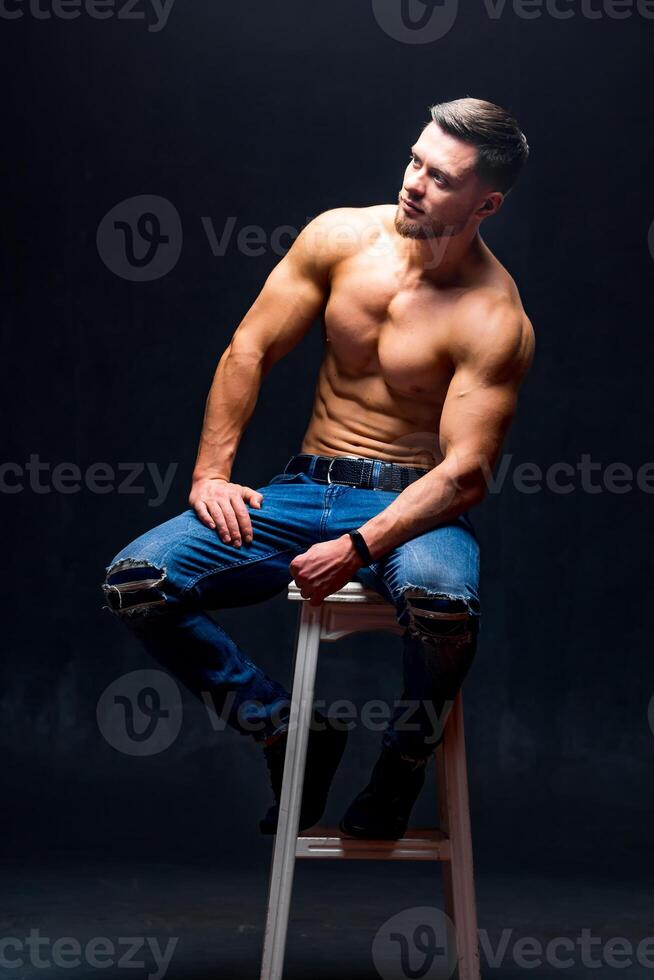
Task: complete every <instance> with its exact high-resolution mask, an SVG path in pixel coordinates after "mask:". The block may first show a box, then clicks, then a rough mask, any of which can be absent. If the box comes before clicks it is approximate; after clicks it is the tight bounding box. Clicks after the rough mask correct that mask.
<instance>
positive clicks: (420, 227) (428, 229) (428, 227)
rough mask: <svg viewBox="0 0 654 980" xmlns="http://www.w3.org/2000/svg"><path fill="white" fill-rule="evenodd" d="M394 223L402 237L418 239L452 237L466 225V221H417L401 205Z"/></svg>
mask: <svg viewBox="0 0 654 980" xmlns="http://www.w3.org/2000/svg"><path fill="white" fill-rule="evenodd" d="M394 224H395V231H396V232H397V233H398V235H401V236H402V238H416V239H429V238H451V237H452V236H453V235H458V234H459V232H461V231H463V229H464V228H465V226H466V222H465V221H457V222H456V224H443V222H440V221H432V223H431V224H426V223H424V222H421V221H417V220H416V219H415V218H408V217H407V216H406V215H405V214H403V213H402V210H401V205H398V208H397V211H396V212H395V222H394Z"/></svg>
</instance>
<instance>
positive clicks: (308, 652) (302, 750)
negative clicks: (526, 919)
mask: <svg viewBox="0 0 654 980" xmlns="http://www.w3.org/2000/svg"><path fill="white" fill-rule="evenodd" d="M288 598H289V599H290V600H293V601H299V602H301V604H302V605H301V607H300V616H299V619H298V630H297V636H296V643H295V663H294V677H293V693H292V696H291V708H290V717H289V733H288V738H287V744H286V755H285V761H284V777H283V780H282V791H281V798H280V806H279V818H278V824H277V833H276V835H275V838H274V847H273V859H272V867H271V872H270V881H269V888H268V909H267V916H266V927H265V935H264V946H263V958H262V966H261V974H260V980H281V978H282V973H283V968H284V956H285V951H286V937H287V932H288V919H289V913H290V906H291V892H292V888H293V874H294V870H295V860H296V858H341V859H343V858H344V859H350V860H351V859H364V860H374V859H376V860H385V861H398V860H402V861H407V860H408V861H439V862H441V868H442V872H443V888H444V897H445V912H446V914H447V915H448V916H449V917H450V919H451V920H452V923H453V925H454V932H455V936H456V946H457V949H456V956H457V967H458V978H459V980H479V977H480V972H479V944H478V933H477V910H476V901H475V886H474V876H473V862H472V840H471V831H470V813H469V803H468V777H467V767H466V754H465V735H464V729H463V699H462V696H461V692H459V694H458V695H457V697H456V699H455V701H454V704H453V705H452V708H451V710H450V713H449V715H448V717H447V720H446V722H445V727H444V730H443V739H442V741H441V743H440V745H438V746H437V748H436V749H435V763H436V777H437V783H438V803H439V824H440V826H439V827H438V828H435V827H434V828H425V829H417V830H408V831H407V832H406V834H405V836H404V837H403V838H402V839H401V840H391V841H375V840H358V839H354V838H348V837H344V836H343V835H342V834H341V832H340V830H339V829H338V828H334V827H319V826H316V827H312V828H310V829H309V830H307V831H305V832H304V833H302V834H300V835H298V828H299V822H300V807H301V803H302V792H303V783H304V769H305V763H306V755H307V746H308V740H309V727H310V723H311V710H312V707H313V700H314V688H315V678H316V669H317V664H318V650H319V646H320V642H321V640H328V641H334V640H338V639H340V638H341V637H343V636H347V635H348V634H350V633H355V632H362V631H366V630H389V631H391V632H394V633H403V632H404V627H402V626H400V625H399V624H398V622H397V620H396V615H395V608H394V607H393V606H392V605H391V603H389V602H387V601H386V600H385V599H383V598H382V597H381V596H379V595H378V594H377V593H376V592H374V591H372V590H370V589H366V588H364V587H363V586H362V585H360V584H359V583H358V582H349V583H348V584H347V585H345V586H344V587H343V588H342V589H340V590H339V591H338V592H335V593H333V594H332V595H330V596H328V597H327V598H326V599H325V600H324V601H323V603H322V604H321V605H320V606H311V605H310V603H309V602H308V601H307V600H306V599H303V597H302V595H301V594H300V590H299V588H298V587H297V585H296V584H295V582H291V584H290V585H289V587H288Z"/></svg>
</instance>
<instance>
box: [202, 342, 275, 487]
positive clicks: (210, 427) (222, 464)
mask: <svg viewBox="0 0 654 980" xmlns="http://www.w3.org/2000/svg"><path fill="white" fill-rule="evenodd" d="M263 375H264V356H263V354H260V353H259V352H258V351H256V350H248V351H244V350H237V349H235V348H234V347H233V346H232V345H230V347H228V348H227V350H226V351H225V353H224V354H223V356H222V357H221V359H220V361H219V362H218V367H217V368H216V372H215V374H214V378H213V382H212V384H211V388H210V390H209V394H208V396H207V401H206V405H205V411H204V420H203V423H202V432H201V434H200V444H199V447H198V453H197V458H196V461H195V466H194V469H193V480H198V479H201V478H205V477H214V478H215V477H222V478H223V479H225V480H229V479H230V476H231V471H232V466H233V465H234V458H235V456H236V450H237V449H238V445H239V443H240V441H241V437H242V435H243V432H244V430H245V427H246V425H247V423H248V422H249V420H250V418H251V416H252V413H253V412H254V408H255V405H256V402H257V398H258V395H259V389H260V387H261V382H262V380H263Z"/></svg>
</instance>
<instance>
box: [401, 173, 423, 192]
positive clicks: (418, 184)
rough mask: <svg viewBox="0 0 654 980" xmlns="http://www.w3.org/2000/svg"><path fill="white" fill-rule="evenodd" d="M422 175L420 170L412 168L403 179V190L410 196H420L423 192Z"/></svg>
mask: <svg viewBox="0 0 654 980" xmlns="http://www.w3.org/2000/svg"><path fill="white" fill-rule="evenodd" d="M424 179H425V178H424V176H423V174H422V171H420V170H412V171H411V172H410V173H408V174H407V175H406V178H405V180H404V190H405V191H406V192H407V194H411V196H412V197H422V196H423V195H424V193H425V185H424Z"/></svg>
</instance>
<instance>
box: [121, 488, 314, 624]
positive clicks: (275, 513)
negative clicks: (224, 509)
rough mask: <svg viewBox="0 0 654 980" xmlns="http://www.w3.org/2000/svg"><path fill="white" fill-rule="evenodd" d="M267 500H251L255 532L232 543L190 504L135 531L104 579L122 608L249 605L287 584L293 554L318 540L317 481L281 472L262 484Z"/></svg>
mask: <svg viewBox="0 0 654 980" xmlns="http://www.w3.org/2000/svg"><path fill="white" fill-rule="evenodd" d="M257 489H258V490H259V492H260V493H262V494H263V501H262V504H261V507H260V508H256V507H252V506H250V505H249V504H246V507H247V510H248V513H249V515H250V520H251V522H252V531H253V538H252V542H251V543H250V544H249V545H246V544H243V545H242V546H241V547H240V548H237V547H236V546H235V545H231V544H226V543H225V542H223V541H222V540H221V539H220V536H219V535H218V532H217V531H216V530H212V529H211V528H208V527H206V525H204V524H203V523H202V521H200V520H199V518H198V517H197V515H196V513H195V511H194V510H193V509H192V508H189V509H188V510H186V511H183V512H182V513H181V514H178V515H177V516H176V517H173V518H171V519H170V520H168V521H165V522H164V523H162V524H159V525H157V526H156V527H153V528H151V529H150V530H149V531H146V532H145V533H144V534H142V535H140V536H139V537H137V538H135V539H134V540H133V541H131V542H130V543H129V544H128V545H126V546H125V547H124V548H122V549H121V550H120V551H119V552H118V554H116V555H115V556H114V558H113V559H112V561H111V562H110V564H109V565H108V566H107V567H106V573H107V574H106V580H105V584H104V586H103V588H104V592H105V595H106V597H107V601H108V603H109V605H110V606H111V608H113V609H115V610H116V611H125V612H128V611H130V610H133V611H134V612H136V611H137V610H142V611H144V612H147V611H149V608H150V607H151V608H152V611H154V609H155V608H157V610H158V611H165V609H166V606H169V607H171V606H179V605H183V606H185V607H189V606H201V607H202V608H206V609H215V608H220V607H225V606H240V605H248V604H250V603H253V602H259V601H262V600H263V599H265V598H269V597H270V596H272V595H275V594H277V593H278V592H280V591H282V590H283V589H284V588H285V587H286V586H287V584H288V583H289V582H290V580H291V574H290V572H289V565H290V562H291V561H292V560H293V558H294V557H295V556H296V555H297V554H300V553H301V552H302V551H304V550H306V549H307V548H308V547H310V546H311V544H312V543H313V542H314V541H315V540H316V537H315V535H316V527H315V525H316V524H317V522H316V521H314V516H315V515H316V514H319V508H318V507H317V506H315V505H314V502H312V500H310V499H309V498H310V497H311V496H312V494H311V491H310V488H307V487H306V486H305V484H304V482H302V481H299V480H296V479H295V478H294V477H293V476H292V475H288V474H285V475H282V474H278V475H277V476H275V477H274V478H273V479H272V480H271V481H270V482H269V483H268V484H267V485H265V486H262V487H258V488H257Z"/></svg>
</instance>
